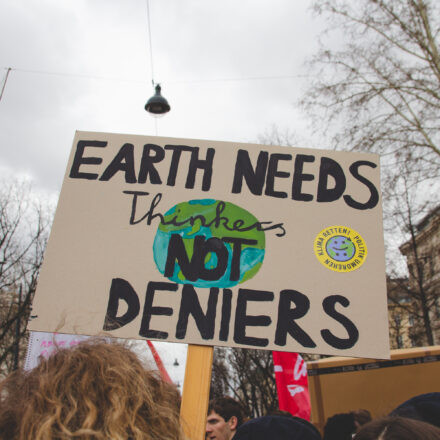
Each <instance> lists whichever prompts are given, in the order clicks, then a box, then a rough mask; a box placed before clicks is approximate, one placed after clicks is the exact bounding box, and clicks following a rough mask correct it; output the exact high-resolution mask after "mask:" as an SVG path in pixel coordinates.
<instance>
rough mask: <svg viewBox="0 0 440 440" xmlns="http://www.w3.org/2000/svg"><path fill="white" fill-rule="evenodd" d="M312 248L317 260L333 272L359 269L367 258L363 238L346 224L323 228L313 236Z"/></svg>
mask: <svg viewBox="0 0 440 440" xmlns="http://www.w3.org/2000/svg"><path fill="white" fill-rule="evenodd" d="M313 250H314V251H315V255H316V258H317V259H318V260H319V262H320V263H321V264H322V265H323V266H325V267H327V268H328V269H330V270H334V271H335V272H351V271H353V270H356V269H359V267H361V266H362V265H363V264H364V262H365V260H366V258H367V245H366V244H365V241H364V239H363V238H362V237H361V235H360V234H359V232H356V231H355V230H354V229H351V228H349V227H347V226H329V227H328V228H325V229H323V230H322V231H321V232H320V233H319V234H318V235H317V236H316V238H315V242H314V245H313Z"/></svg>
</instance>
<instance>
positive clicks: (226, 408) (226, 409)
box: [208, 396, 244, 428]
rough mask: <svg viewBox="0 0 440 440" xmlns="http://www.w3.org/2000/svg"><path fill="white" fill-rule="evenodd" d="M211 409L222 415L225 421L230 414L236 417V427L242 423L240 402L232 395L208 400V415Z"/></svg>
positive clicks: (242, 415)
mask: <svg viewBox="0 0 440 440" xmlns="http://www.w3.org/2000/svg"><path fill="white" fill-rule="evenodd" d="M211 411H214V412H216V413H217V414H219V415H220V416H222V417H223V418H224V419H225V421H226V422H227V421H228V420H229V419H230V418H231V417H232V416H235V417H237V428H238V427H239V426H240V425H241V424H242V423H243V419H244V412H243V407H242V406H241V404H240V403H238V402H237V401H236V400H234V399H233V398H232V397H227V396H225V397H219V398H217V399H213V400H211V401H210V402H209V407H208V415H209V414H210V413H211Z"/></svg>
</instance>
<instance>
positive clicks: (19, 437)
mask: <svg viewBox="0 0 440 440" xmlns="http://www.w3.org/2000/svg"><path fill="white" fill-rule="evenodd" d="M179 401H180V395H179V393H178V391H177V389H176V388H175V387H174V386H172V385H170V384H166V383H164V382H163V381H162V380H161V379H160V378H159V377H158V376H157V375H156V374H155V373H154V372H152V371H149V370H146V369H145V368H144V367H143V365H142V364H141V362H140V361H139V359H138V357H137V356H136V355H135V354H134V353H133V352H132V351H131V350H129V349H128V348H126V347H124V346H123V345H121V344H116V343H111V344H108V343H104V342H102V341H96V340H95V341H88V342H83V343H81V344H79V345H78V346H76V347H74V348H69V349H59V350H58V351H57V352H56V353H55V354H54V355H52V356H51V357H49V358H48V359H43V360H42V361H41V363H40V364H39V365H38V366H37V367H36V368H34V369H33V370H31V371H29V372H25V371H21V370H19V371H16V372H14V373H13V374H11V375H10V376H9V377H8V378H6V379H5V380H4V381H3V382H2V383H1V384H0V439H8V440H12V439H14V440H29V439H33V440H43V439H44V440H47V439H63V440H65V439H73V438H75V439H84V440H85V439H96V440H98V439H102V440H109V439H112V440H127V439H129V438H130V439H132V440H181V439H182V438H183V434H182V433H181V429H180V424H179V409H178V402H179Z"/></svg>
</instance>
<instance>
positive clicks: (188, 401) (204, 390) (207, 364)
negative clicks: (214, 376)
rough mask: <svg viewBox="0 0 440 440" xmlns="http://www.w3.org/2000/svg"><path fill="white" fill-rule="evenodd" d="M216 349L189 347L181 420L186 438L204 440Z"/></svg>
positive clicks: (203, 346) (198, 346)
mask: <svg viewBox="0 0 440 440" xmlns="http://www.w3.org/2000/svg"><path fill="white" fill-rule="evenodd" d="M213 353H214V348H213V347H210V346H206V345H188V354H187V357H186V368H185V381H184V383H183V396H182V406H181V408H180V420H181V424H182V427H183V431H184V433H185V436H186V438H188V439H190V440H204V438H205V429H206V413H207V411H208V404H209V388H210V385H211V370H212V359H213Z"/></svg>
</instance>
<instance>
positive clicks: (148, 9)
mask: <svg viewBox="0 0 440 440" xmlns="http://www.w3.org/2000/svg"><path fill="white" fill-rule="evenodd" d="M146 2H147V26H148V41H149V43H150V65H151V82H152V83H153V87H154V70H153V43H152V40H151V23H150V1H149V0H146Z"/></svg>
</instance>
